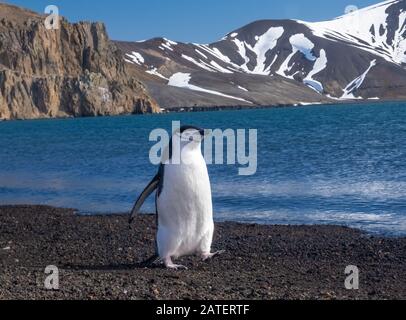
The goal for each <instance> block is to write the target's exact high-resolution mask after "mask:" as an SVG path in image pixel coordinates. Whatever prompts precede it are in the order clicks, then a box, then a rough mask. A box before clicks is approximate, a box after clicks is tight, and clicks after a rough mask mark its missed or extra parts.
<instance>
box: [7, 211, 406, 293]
mask: <svg viewBox="0 0 406 320" xmlns="http://www.w3.org/2000/svg"><path fill="white" fill-rule="evenodd" d="M127 218H128V216H126V215H98V216H82V215H77V214H76V211H75V210H73V209H58V208H53V207H46V206H0V300H4V299H29V300H31V299H56V300H60V299H102V300H105V299H121V300H131V299H137V300H138V299H141V300H155V299H158V300H161V299H165V300H167V299H175V300H176V299H214V300H227V299H237V300H239V299H248V300H258V299H264V300H273V299H283V300H285V299H287V300H291V299H301V300H303V299H304V300H306V299H322V300H331V299H357V300H358V299H361V300H369V299H406V279H405V278H404V274H406V238H386V237H378V236H372V235H369V234H366V233H364V232H362V231H360V230H356V229H350V228H347V227H340V226H322V225H320V226H275V225H258V224H240V223H234V222H221V223H216V232H215V239H214V243H213V250H221V249H224V250H226V253H225V254H223V255H221V256H219V257H217V258H216V259H214V260H212V261H210V262H205V263H203V262H201V261H200V259H198V258H197V257H185V258H181V259H179V260H177V262H179V263H183V264H185V265H186V266H187V267H188V268H189V270H188V271H177V272H174V271H169V270H165V269H163V268H162V267H161V266H157V267H155V268H151V269H145V268H144V267H143V266H142V265H141V262H142V261H144V260H145V259H147V258H148V257H149V256H150V255H152V254H153V253H154V242H155V240H154V238H155V229H156V228H155V218H154V216H150V215H145V216H144V215H143V216H139V217H138V218H137V219H136V221H135V223H134V226H133V229H132V230H130V229H129V228H128V223H127ZM49 265H55V266H57V267H58V268H59V272H60V289H59V290H58V291H49V290H46V289H45V288H44V287H43V281H44V279H45V276H46V275H45V274H44V269H45V267H46V266H49ZM348 265H356V266H358V267H359V269H360V287H359V290H347V289H346V288H345V287H344V281H345V278H346V275H345V273H344V271H345V268H346V266H348Z"/></svg>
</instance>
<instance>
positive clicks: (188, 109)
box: [0, 99, 406, 122]
mask: <svg viewBox="0 0 406 320" xmlns="http://www.w3.org/2000/svg"><path fill="white" fill-rule="evenodd" d="M386 103H406V100H396V99H395V100H362V101H357V100H345V101H338V100H337V101H332V102H331V103H327V102H321V103H319V102H313V103H310V102H309V103H307V102H306V103H298V104H277V105H268V106H249V105H240V106H238V105H235V106H192V107H177V108H167V109H162V112H161V113H143V114H120V115H103V116H83V117H74V116H68V117H48V118H46V117H44V118H33V119H3V118H2V119H0V122H16V121H41V120H69V119H71V120H72V119H86V118H111V117H130V116H148V115H149V116H154V115H166V114H175V113H194V112H218V111H241V110H249V111H250V110H268V109H285V108H306V107H314V106H319V107H331V106H339V105H345V104H347V105H367V104H373V105H378V104H386Z"/></svg>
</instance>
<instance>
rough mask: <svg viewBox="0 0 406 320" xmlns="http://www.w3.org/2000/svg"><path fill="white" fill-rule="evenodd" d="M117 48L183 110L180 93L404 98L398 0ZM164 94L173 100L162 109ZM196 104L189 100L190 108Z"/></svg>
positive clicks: (248, 100)
mask: <svg viewBox="0 0 406 320" xmlns="http://www.w3.org/2000/svg"><path fill="white" fill-rule="evenodd" d="M351 22H352V23H351ZM116 43H117V46H118V47H119V48H120V49H121V50H122V52H123V55H124V59H125V60H126V62H127V63H128V64H132V65H133V67H134V68H136V69H138V70H139V72H144V74H148V79H146V85H147V87H148V88H150V90H151V92H153V95H154V97H155V98H156V99H157V100H158V102H159V103H160V104H162V105H163V106H164V107H171V106H172V107H176V106H177V107H180V106H184V104H185V102H184V99H183V97H182V94H181V93H179V90H183V91H185V90H187V92H189V93H190V94H191V95H195V94H198V95H199V96H201V95H204V96H205V97H206V98H208V97H210V98H211V100H213V99H214V98H213V91H216V95H217V96H219V97H220V96H221V95H222V96H223V97H222V101H218V102H219V104H221V103H222V104H224V103H225V101H224V96H227V97H228V98H227V101H226V103H225V104H233V103H235V104H237V103H238V104H243V105H246V106H249V105H260V106H264V105H275V104H284V103H286V104H301V103H311V102H316V103H332V102H337V101H347V100H351V101H353V100H396V99H401V100H403V99H406V90H405V89H406V1H404V0H390V1H384V2H382V3H378V4H376V5H372V6H369V7H367V8H363V9H359V10H358V11H356V12H350V13H348V14H346V15H344V16H340V17H337V18H336V19H334V20H329V21H322V22H304V21H301V20H289V19H282V20H258V21H254V22H252V23H249V24H247V25H245V26H243V27H241V28H238V29H235V30H233V31H231V32H230V33H228V34H226V35H225V36H224V37H223V38H222V39H220V40H218V41H216V42H213V43H211V44H196V43H181V42H175V41H171V40H168V39H165V38H159V37H156V38H153V39H150V40H146V41H140V42H132V43H130V42H126V43H124V42H116ZM264 76H265V77H266V78H264ZM172 77H175V78H177V79H181V78H182V77H183V78H182V79H183V81H179V82H176V81H171V78H172ZM172 80H173V79H172ZM264 82H265V83H266V84H267V85H265V86H264V85H263V83H264ZM276 83H278V84H279V85H280V86H279V87H278V86H277V85H276ZM175 88H176V89H175ZM258 88H261V89H260V90H257V89H258ZM310 91H311V92H310ZM169 92H170V93H169ZM204 92H205V94H203V93H204ZM183 94H184V93H183ZM170 95H175V96H176V95H179V99H178V100H179V101H176V100H177V99H176V98H173V97H172V102H171V105H169V104H167V103H166V100H167V97H168V96H170ZM229 97H233V98H229ZM214 100H218V99H214ZM201 102H202V101H201V98H194V97H191V99H190V102H189V106H193V105H200V104H201ZM220 102H221V103H220ZM177 104H178V105H177Z"/></svg>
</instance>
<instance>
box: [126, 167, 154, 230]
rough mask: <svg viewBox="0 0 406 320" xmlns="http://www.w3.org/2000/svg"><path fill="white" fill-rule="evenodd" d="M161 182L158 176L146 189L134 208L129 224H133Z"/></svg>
mask: <svg viewBox="0 0 406 320" xmlns="http://www.w3.org/2000/svg"><path fill="white" fill-rule="evenodd" d="M159 182H160V175H159V174H157V175H156V176H155V177H154V179H152V181H151V182H150V183H149V185H148V186H147V187H146V188H145V189H144V191H143V192H142V193H141V195H140V196H139V198H138V200H137V202H136V203H135V205H134V208H133V209H132V211H131V216H130V221H129V223H130V224H131V223H133V221H134V219H135V217H136V215H137V214H138V212H139V211H140V209H141V207H142V205H143V204H144V202H145V200H147V198H148V197H149V196H150V195H151V194H152V193H153V192H154V191H155V190H156V189H157V188H158V186H159Z"/></svg>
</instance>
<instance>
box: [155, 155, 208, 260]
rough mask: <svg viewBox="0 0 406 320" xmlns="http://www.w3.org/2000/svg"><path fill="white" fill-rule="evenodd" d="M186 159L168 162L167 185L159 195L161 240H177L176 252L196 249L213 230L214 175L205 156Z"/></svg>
mask: <svg viewBox="0 0 406 320" xmlns="http://www.w3.org/2000/svg"><path fill="white" fill-rule="evenodd" d="M186 157H187V158H186V159H185V160H187V161H185V162H186V163H187V164H186V163H183V162H182V163H181V164H166V165H165V171H164V181H163V189H162V192H161V194H160V196H159V197H158V201H157V209H158V219H159V229H160V230H159V231H158V233H161V237H158V241H161V242H166V243H165V244H161V245H164V246H166V245H168V243H169V244H172V243H173V246H174V247H176V250H177V252H173V254H175V255H184V254H190V253H193V251H195V250H197V249H198V246H199V244H200V242H201V241H202V239H203V238H204V237H205V235H207V234H208V233H210V232H212V230H213V205H212V195H211V186H210V179H209V175H208V171H207V166H206V163H205V161H204V158H203V156H202V155H201V153H200V150H199V151H198V152H190V154H187V155H186Z"/></svg>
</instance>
